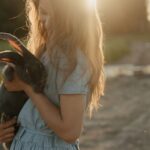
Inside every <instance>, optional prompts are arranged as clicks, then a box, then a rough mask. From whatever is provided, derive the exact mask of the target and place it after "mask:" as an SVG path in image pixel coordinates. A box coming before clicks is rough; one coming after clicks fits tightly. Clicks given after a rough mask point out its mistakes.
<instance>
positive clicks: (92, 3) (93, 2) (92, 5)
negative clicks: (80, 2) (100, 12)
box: [87, 0, 96, 8]
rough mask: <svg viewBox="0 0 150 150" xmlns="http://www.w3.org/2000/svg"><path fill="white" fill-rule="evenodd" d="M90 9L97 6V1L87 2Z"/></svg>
mask: <svg viewBox="0 0 150 150" xmlns="http://www.w3.org/2000/svg"><path fill="white" fill-rule="evenodd" d="M87 2H88V6H89V8H94V7H95V6H96V0H87Z"/></svg>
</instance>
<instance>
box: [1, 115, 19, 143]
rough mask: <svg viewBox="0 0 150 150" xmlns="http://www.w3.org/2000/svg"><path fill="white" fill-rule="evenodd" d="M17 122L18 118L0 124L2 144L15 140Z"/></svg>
mask: <svg viewBox="0 0 150 150" xmlns="http://www.w3.org/2000/svg"><path fill="white" fill-rule="evenodd" d="M16 122H17V120H16V118H13V119H11V120H9V121H7V122H5V123H1V124H0V144H2V143H8V142H10V141H12V140H13V137H14V135H15V124H16Z"/></svg>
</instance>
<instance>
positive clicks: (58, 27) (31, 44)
mask: <svg viewBox="0 0 150 150" xmlns="http://www.w3.org/2000/svg"><path fill="white" fill-rule="evenodd" d="M45 1H46V0H45ZM47 3H48V5H47V6H46V7H45V10H41V9H40V0H26V16H27V21H28V27H29V33H28V43H27V46H28V48H29V49H30V50H31V51H32V53H33V54H34V55H35V56H37V57H40V56H41V54H42V53H43V52H44V50H45V48H46V49H47V51H48V54H49V56H50V57H51V56H52V54H53V53H52V52H53V48H54V47H55V46H56V45H58V46H59V47H61V49H62V52H63V53H64V54H65V55H66V57H67V59H68V60H69V62H70V63H69V68H70V69H69V71H68V74H67V76H68V75H69V74H70V73H71V72H72V71H73V70H74V68H75V66H76V58H75V52H76V50H77V47H80V49H81V50H82V51H83V53H84V54H85V56H86V57H87V58H88V60H89V62H90V64H89V68H90V69H91V71H92V76H91V79H90V81H89V83H88V84H89V87H90V91H91V94H90V99H89V101H88V107H87V108H88V111H89V113H90V115H91V114H92V111H93V109H97V108H98V107H99V104H100V97H101V96H102V95H103V94H104V84H105V79H104V72H103V65H104V56H103V49H102V47H103V32H102V25H101V21H100V18H99V16H98V12H97V9H96V6H95V7H93V8H89V6H88V5H87V0H75V1H70V0H61V1H59V3H58V1H55V0H47ZM42 11H43V13H44V15H45V16H46V20H45V21H43V20H44V19H43V18H42V16H41V14H40V13H41V12H42ZM64 39H69V42H68V44H67V46H66V45H65V44H66V43H65V40H64ZM45 46H46V47H45ZM64 47H65V48H64ZM52 58H54V57H52ZM53 63H54V64H56V63H57V62H56V60H55V59H54V60H53Z"/></svg>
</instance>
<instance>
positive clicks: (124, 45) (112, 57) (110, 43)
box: [104, 34, 150, 64]
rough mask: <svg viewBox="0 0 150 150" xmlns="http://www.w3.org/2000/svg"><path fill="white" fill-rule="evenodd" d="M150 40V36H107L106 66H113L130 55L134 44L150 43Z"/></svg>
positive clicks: (105, 44) (105, 42)
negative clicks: (112, 64)
mask: <svg viewBox="0 0 150 150" xmlns="http://www.w3.org/2000/svg"><path fill="white" fill-rule="evenodd" d="M149 39H150V35H149V34H142V35H141V34H133V35H117V36H116V35H114V36H105V40H104V55H105V61H106V64H111V63H113V62H115V61H117V60H119V59H121V58H123V57H124V56H126V55H128V54H129V53H130V51H131V45H132V44H133V43H134V42H150V40H149Z"/></svg>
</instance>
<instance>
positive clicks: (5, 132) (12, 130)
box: [0, 127, 15, 137]
mask: <svg viewBox="0 0 150 150" xmlns="http://www.w3.org/2000/svg"><path fill="white" fill-rule="evenodd" d="M14 132H15V127H10V128H7V129H4V130H3V132H2V133H1V135H0V136H1V137H5V136H7V135H8V134H10V133H14Z"/></svg>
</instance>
